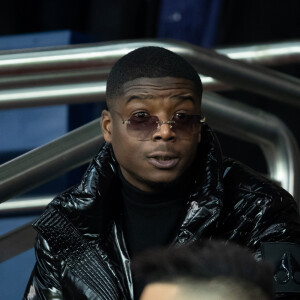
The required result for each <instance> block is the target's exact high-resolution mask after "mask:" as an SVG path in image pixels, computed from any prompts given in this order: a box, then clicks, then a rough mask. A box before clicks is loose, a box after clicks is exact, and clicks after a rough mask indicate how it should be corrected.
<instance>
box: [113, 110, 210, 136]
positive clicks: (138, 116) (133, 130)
mask: <svg viewBox="0 0 300 300" xmlns="http://www.w3.org/2000/svg"><path fill="white" fill-rule="evenodd" d="M116 113H117V114H118V115H119V116H120V118H121V119H122V123H123V124H126V125H127V131H128V134H129V135H130V136H133V137H135V138H138V139H139V140H147V139H151V137H152V135H153V133H154V132H156V131H158V130H160V127H161V125H163V124H168V125H169V126H170V129H172V130H173V131H174V132H175V133H176V135H177V136H178V137H180V138H189V137H190V136H191V135H192V134H193V133H195V132H196V131H197V130H199V129H200V125H201V124H203V123H205V117H204V116H203V115H202V114H200V115H189V114H185V113H176V114H174V115H173V117H172V119H171V120H169V121H160V120H159V119H158V117H157V116H154V115H149V114H147V113H145V112H138V113H135V114H133V115H131V117H130V118H129V119H128V120H123V118H122V115H121V114H120V113H118V112H116Z"/></svg>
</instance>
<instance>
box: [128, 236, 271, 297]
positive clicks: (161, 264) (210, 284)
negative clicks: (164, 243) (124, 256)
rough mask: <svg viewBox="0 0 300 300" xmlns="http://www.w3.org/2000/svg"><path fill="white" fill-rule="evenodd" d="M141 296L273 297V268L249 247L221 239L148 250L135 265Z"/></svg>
mask: <svg viewBox="0 0 300 300" xmlns="http://www.w3.org/2000/svg"><path fill="white" fill-rule="evenodd" d="M133 269H134V274H135V276H136V277H137V278H139V280H142V281H144V282H145V283H146V286H145V288H144V290H143V293H142V295H141V298H140V300H153V299H155V300H196V299H197V300H221V299H222V300H241V299H243V300H253V299H259V300H270V299H273V293H272V270H271V269H270V268H269V266H268V265H266V264H264V263H262V262H257V261H255V260H254V258H253V256H252V254H251V253H250V252H248V250H247V249H245V248H241V247H239V246H237V245H234V244H225V243H223V242H221V241H207V242H202V243H200V244H197V245H192V246H183V247H180V248H173V249H156V250H152V251H149V252H146V253H144V254H143V255H141V256H140V257H138V258H137V259H136V261H135V262H134V265H133Z"/></svg>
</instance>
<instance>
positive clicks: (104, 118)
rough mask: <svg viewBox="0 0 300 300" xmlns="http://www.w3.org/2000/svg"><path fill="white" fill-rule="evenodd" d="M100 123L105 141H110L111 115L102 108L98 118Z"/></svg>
mask: <svg viewBox="0 0 300 300" xmlns="http://www.w3.org/2000/svg"><path fill="white" fill-rule="evenodd" d="M100 125H101V129H102V133H103V137H104V139H105V141H106V142H107V143H111V139H112V127H113V124H112V116H111V113H110V112H109V111H107V110H105V109H104V110H103V111H102V114H101V119H100Z"/></svg>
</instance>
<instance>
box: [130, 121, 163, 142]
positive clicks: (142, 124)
mask: <svg viewBox="0 0 300 300" xmlns="http://www.w3.org/2000/svg"><path fill="white" fill-rule="evenodd" d="M128 121H129V122H128V124H127V130H128V132H129V133H130V134H131V135H132V136H135V137H137V138H141V139H145V138H148V137H149V136H150V135H151V133H152V132H153V131H155V130H156V129H157V121H158V118H157V117H156V116H144V117H138V116H131V117H130V119H129V120H128Z"/></svg>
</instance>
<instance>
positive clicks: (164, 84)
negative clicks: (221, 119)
mask: <svg viewBox="0 0 300 300" xmlns="http://www.w3.org/2000/svg"><path fill="white" fill-rule="evenodd" d="M106 95H107V98H106V100H107V106H108V110H107V111H106V110H105V111H103V113H102V118H101V126H102V132H103V135H104V138H105V140H106V144H105V145H104V146H103V147H102V149H101V150H100V152H99V153H98V155H97V156H96V157H95V158H94V160H93V161H92V163H91V164H90V166H89V167H88V169H87V171H86V173H85V174H84V176H83V179H82V181H81V182H80V183H79V184H78V185H77V186H75V187H73V188H71V189H69V190H67V191H66V192H64V193H62V194H61V195H59V196H57V197H56V198H55V199H54V200H53V201H52V202H51V204H50V205H49V206H48V207H47V209H46V211H45V212H44V214H43V215H42V216H41V218H40V219H39V220H38V221H37V222H35V224H34V227H35V229H36V230H37V231H38V237H37V240H36V256H37V263H36V265H35V268H34V271H33V273H32V277H31V279H30V281H29V284H28V287H27V291H26V293H25V299H138V298H139V293H140V291H141V290H142V288H143V286H142V285H141V283H140V282H134V283H133V282H132V274H131V268H130V261H131V259H132V258H134V257H135V256H136V255H137V254H138V253H140V252H142V251H144V250H147V249H150V248H153V247H156V246H166V245H170V246H179V245H182V244H190V243H193V242H194V241H196V240H199V239H202V238H205V237H213V238H223V239H226V240H232V241H235V242H237V243H239V244H242V245H244V246H246V247H249V248H250V249H252V251H253V252H257V253H256V254H257V255H258V256H259V255H260V252H259V246H260V244H261V243H262V242H267V241H291V242H299V241H300V228H299V224H300V221H299V216H298V214H297V210H296V204H295V201H294V200H293V198H292V197H291V196H290V195H289V194H288V193H287V192H286V191H284V190H283V189H281V188H280V187H278V186H276V185H274V184H273V183H271V182H270V181H269V180H267V179H265V178H263V177H261V176H259V175H258V174H256V173H255V172H254V171H252V170H250V169H248V168H246V167H244V166H242V165H241V164H239V163H237V162H235V161H233V160H230V159H223V158H222V155H221V150H220V147H219V144H218V141H217V138H216V136H215V135H214V133H213V132H212V130H211V129H210V127H209V126H208V125H207V124H206V123H205V118H204V116H203V114H202V111H201V96H202V84H201V81H200V78H199V76H198V74H197V72H196V71H195V70H194V69H193V67H192V66H191V65H190V64H189V63H187V62H186V61H185V60H184V59H182V58H181V57H180V56H178V55H176V54H174V53H172V52H171V51H168V50H166V49H163V48H159V47H145V48H140V49H137V50H135V51H133V52H131V53H129V54H127V55H125V56H124V57H123V58H121V59H120V60H119V61H118V62H117V63H116V64H115V65H114V67H113V68H112V70H111V73H110V75H109V78H108V81H107V91H106ZM134 292H135V294H134Z"/></svg>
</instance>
